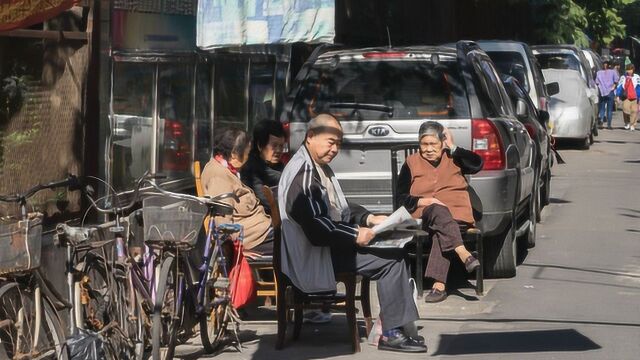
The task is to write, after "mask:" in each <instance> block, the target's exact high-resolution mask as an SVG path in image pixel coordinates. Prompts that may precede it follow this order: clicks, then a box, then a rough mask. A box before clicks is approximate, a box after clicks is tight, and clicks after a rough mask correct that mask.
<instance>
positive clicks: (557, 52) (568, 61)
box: [532, 45, 599, 137]
mask: <svg viewBox="0 0 640 360" xmlns="http://www.w3.org/2000/svg"><path fill="white" fill-rule="evenodd" d="M532 49H533V53H534V55H535V56H536V58H537V59H538V61H539V62H540V66H542V69H571V70H575V71H578V72H579V73H580V77H581V78H582V80H583V81H584V82H585V84H586V86H587V92H586V96H587V97H588V99H589V101H590V103H591V109H592V111H593V115H594V116H595V117H597V116H598V100H599V92H598V87H597V86H596V82H595V78H594V77H593V76H592V73H591V68H590V66H589V60H588V59H587V57H586V56H585V55H584V53H583V52H582V50H580V49H578V48H577V47H576V46H574V45H536V46H532ZM551 116H553V113H552V114H551ZM554 120H555V119H554ZM597 135H598V122H597V121H596V122H595V123H594V125H593V128H592V129H591V135H590V136H591V137H593V136H597Z"/></svg>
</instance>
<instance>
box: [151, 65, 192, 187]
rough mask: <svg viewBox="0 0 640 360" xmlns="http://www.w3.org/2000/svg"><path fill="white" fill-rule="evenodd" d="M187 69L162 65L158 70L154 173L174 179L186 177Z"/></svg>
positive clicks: (188, 152) (188, 155)
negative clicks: (157, 132)
mask: <svg viewBox="0 0 640 360" xmlns="http://www.w3.org/2000/svg"><path fill="white" fill-rule="evenodd" d="M191 79H192V74H191V66H190V65H187V64H162V65H160V66H159V69H158V131H159V134H158V135H159V136H158V147H159V151H158V172H159V173H163V174H165V175H168V176H169V177H170V178H176V177H179V176H180V175H186V174H188V173H190V168H191V162H192V156H191V127H192V118H191V98H192V81H191Z"/></svg>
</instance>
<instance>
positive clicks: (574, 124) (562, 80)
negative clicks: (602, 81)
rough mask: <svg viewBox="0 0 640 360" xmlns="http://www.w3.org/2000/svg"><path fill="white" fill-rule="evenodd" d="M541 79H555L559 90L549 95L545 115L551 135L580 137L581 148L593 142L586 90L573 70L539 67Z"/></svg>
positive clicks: (564, 137)
mask: <svg viewBox="0 0 640 360" xmlns="http://www.w3.org/2000/svg"><path fill="white" fill-rule="evenodd" d="M542 73H543V74H544V78H545V80H547V81H549V82H558V84H559V87H560V92H559V93H557V94H556V95H553V96H551V99H550V101H549V114H550V115H551V116H550V119H551V120H550V123H549V125H550V127H551V136H553V137H555V138H556V139H573V140H580V142H581V145H582V147H583V148H584V149H588V148H589V147H590V146H591V144H592V143H593V132H592V129H593V127H594V126H595V125H596V117H595V115H594V113H593V110H592V107H591V101H590V100H589V92H590V89H589V88H588V87H587V84H586V83H585V82H584V81H583V79H582V77H581V75H580V73H579V72H577V71H575V70H560V69H543V70H542Z"/></svg>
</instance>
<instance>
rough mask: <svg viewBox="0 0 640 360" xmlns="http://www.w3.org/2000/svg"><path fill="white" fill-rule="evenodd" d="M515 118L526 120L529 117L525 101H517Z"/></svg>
mask: <svg viewBox="0 0 640 360" xmlns="http://www.w3.org/2000/svg"><path fill="white" fill-rule="evenodd" d="M516 116H518V117H519V118H526V117H527V116H529V108H528V106H527V102H526V101H524V100H522V99H518V103H517V104H516Z"/></svg>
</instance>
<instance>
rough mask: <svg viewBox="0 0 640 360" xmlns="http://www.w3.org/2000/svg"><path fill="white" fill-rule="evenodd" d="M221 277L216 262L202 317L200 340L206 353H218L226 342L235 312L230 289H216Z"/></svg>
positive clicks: (207, 289)
mask: <svg viewBox="0 0 640 360" xmlns="http://www.w3.org/2000/svg"><path fill="white" fill-rule="evenodd" d="M221 277H222V274H221V273H220V270H219V268H218V266H217V262H214V266H213V269H212V271H211V278H210V281H208V282H207V284H206V288H205V297H206V298H205V301H204V303H205V310H204V313H203V314H202V315H201V316H200V339H201V340H202V346H203V347H204V351H205V352H206V353H212V352H214V351H216V349H217V348H218V347H219V346H220V344H221V342H222V340H224V337H225V334H226V331H227V325H228V324H229V319H230V313H229V312H230V311H233V308H232V306H231V303H230V301H231V299H230V293H229V287H228V286H227V287H219V288H217V289H216V288H215V287H214V284H215V280H217V279H220V278H221Z"/></svg>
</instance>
